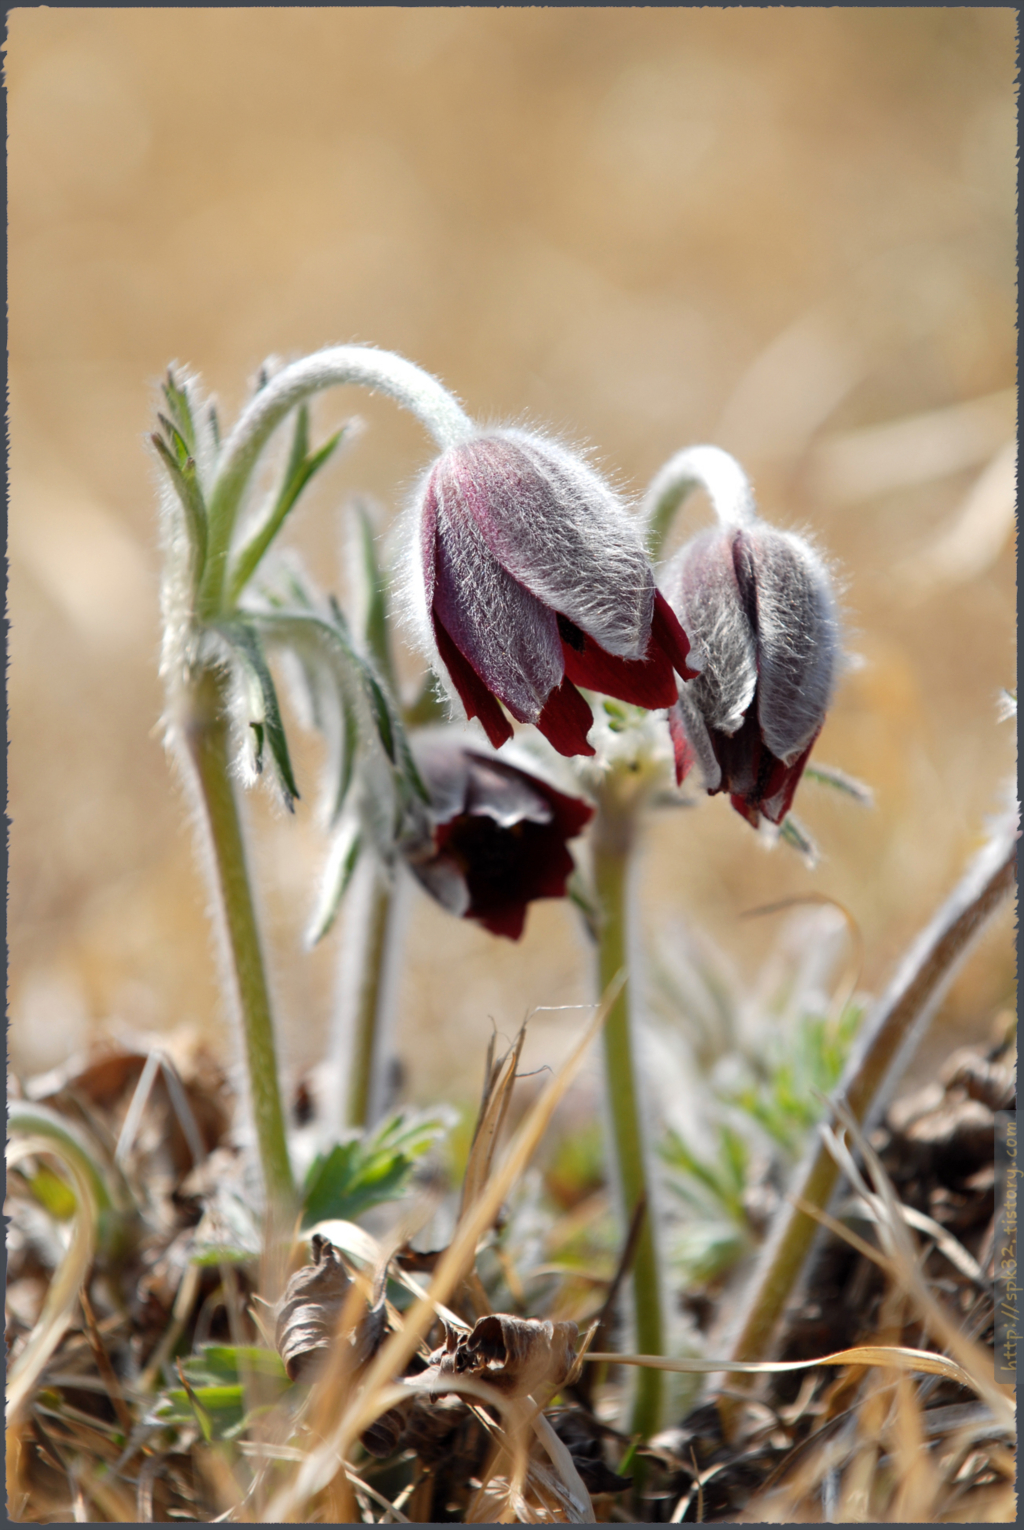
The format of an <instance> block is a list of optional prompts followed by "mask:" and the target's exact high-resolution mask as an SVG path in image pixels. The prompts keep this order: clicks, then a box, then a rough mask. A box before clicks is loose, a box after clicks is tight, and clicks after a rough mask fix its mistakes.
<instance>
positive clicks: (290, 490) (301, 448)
mask: <svg viewBox="0 0 1024 1530" xmlns="http://www.w3.org/2000/svg"><path fill="white" fill-rule="evenodd" d="M346 429H347V427H344V426H343V427H342V428H341V429H340V430H337V431H335V433H334V435H333V436H331V437H330V439H329V440H328V441H325V443H324V444H323V446H321V447H320V448H319V450H318V451H315V452H314V453H313V454H312V455H310V454H309V410H308V409H307V407H306V405H305V404H303V405H302V407H301V408H300V409H299V410H298V411H297V413H296V417H295V434H294V436H293V437H292V447H291V451H290V453H289V456H288V462H287V465H286V467H285V471H284V478H283V479H282V482H281V486H280V488H279V489H278V491H277V495H276V497H275V499H274V502H273V504H272V506H271V508H270V512H269V514H268V515H267V516H266V517H265V519H264V520H263V522H262V523H261V525H260V526H259V528H258V530H257V531H256V532H255V534H254V535H253V536H252V537H251V538H250V540H249V541H248V542H247V543H246V545H245V546H244V547H243V548H242V550H241V552H240V553H239V554H238V557H237V559H236V560H235V565H234V568H233V570H232V572H231V576H230V579H229V582H228V602H229V604H230V605H234V604H235V602H236V601H237V600H238V597H239V596H240V595H241V593H242V591H243V590H244V589H245V586H246V585H247V584H248V582H249V580H250V579H251V578H252V576H253V574H254V573H255V572H256V569H257V568H258V566H259V563H260V561H261V559H262V558H263V555H264V554H265V553H266V551H267V549H268V547H269V546H270V544H271V543H272V542H273V540H274V538H275V537H276V536H277V534H278V532H279V531H280V530H281V527H282V526H283V525H284V523H285V520H286V518H287V516H288V514H289V512H290V511H291V510H292V509H293V508H294V506H295V505H296V503H297V502H298V499H299V496H300V495H301V493H302V491H303V489H304V488H305V487H306V485H307V484H308V483H309V481H310V479H311V478H312V477H313V476H314V474H315V473H317V472H319V470H320V468H322V467H323V465H324V463H325V462H326V461H327V460H328V458H329V457H331V455H332V454H333V452H334V450H335V448H336V447H337V445H338V443H339V441H341V439H342V437H343V436H344V435H345V432H346Z"/></svg>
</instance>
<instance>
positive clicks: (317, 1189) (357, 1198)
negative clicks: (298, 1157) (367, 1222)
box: [302, 1116, 443, 1227]
mask: <svg viewBox="0 0 1024 1530" xmlns="http://www.w3.org/2000/svg"><path fill="white" fill-rule="evenodd" d="M442 1130H443V1126H442V1123H441V1122H440V1121H436V1120H428V1121H413V1122H412V1123H408V1122H406V1120H405V1118H404V1117H402V1116H396V1117H394V1118H393V1119H392V1120H390V1121H387V1122H385V1123H384V1125H383V1126H382V1127H381V1128H380V1129H379V1130H378V1131H377V1132H376V1133H375V1134H374V1135H373V1136H372V1137H369V1138H359V1137H356V1138H353V1139H351V1140H350V1141H349V1142H339V1143H336V1144H335V1146H334V1147H333V1148H331V1150H330V1151H329V1152H328V1153H321V1154H319V1155H318V1157H317V1158H315V1159H314V1161H313V1163H312V1164H311V1165H310V1168H309V1172H308V1174H307V1175H306V1183H305V1186H304V1189H303V1214H302V1225H303V1227H313V1226H315V1225H316V1223H318V1222H326V1221H344V1222H351V1221H354V1220H355V1218H356V1217H357V1216H358V1215H359V1214H360V1213H361V1212H363V1211H366V1210H368V1209H369V1208H370V1207H371V1206H377V1205H380V1204H381V1203H382V1202H383V1201H390V1200H394V1199H395V1198H396V1196H398V1195H399V1194H400V1193H401V1192H402V1191H403V1190H404V1189H405V1187H406V1185H407V1184H408V1182H409V1178H410V1176H411V1174H412V1171H413V1168H414V1167H415V1164H416V1160H417V1159H418V1158H421V1157H422V1155H423V1154H424V1153H425V1152H426V1150H427V1148H428V1147H429V1146H430V1145H431V1143H432V1142H434V1141H435V1140H436V1138H437V1137H438V1136H439V1135H440V1133H441V1131H442Z"/></svg>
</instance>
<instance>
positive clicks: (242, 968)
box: [181, 668, 295, 1211]
mask: <svg viewBox="0 0 1024 1530" xmlns="http://www.w3.org/2000/svg"><path fill="white" fill-rule="evenodd" d="M227 688H228V680H227V677H226V675H224V674H223V673H221V672H219V671H214V670H211V669H205V668H204V669H199V670H198V671H196V672H195V673H194V675H193V676H192V677H191V678H190V680H189V681H188V682H187V683H186V687H185V691H184V695H183V697H182V711H183V713H184V716H183V717H182V719H181V730H182V734H183V737H184V742H185V745H186V748H187V750H188V754H189V757H190V759H191V761H192V764H193V766H194V767H195V773H196V779H197V781H198V785H199V790H200V794H201V797H202V803H203V810H204V817H205V820H206V826H207V829H208V831H209V836H210V846H211V848H212V851H213V861H214V869H215V876H216V889H217V895H218V900H219V903H220V908H221V912H222V915H223V919H224V927H225V933H226V935H227V944H228V951H229V954H230V958H231V966H232V970H233V975H234V980H235V988H236V996H237V1000H238V1007H239V1011H240V1015H241V1021H242V1038H243V1043H244V1048H245V1061H246V1066H247V1069H248V1077H249V1093H250V1099H251V1105H252V1113H253V1121H254V1125H255V1128H256V1140H257V1143H258V1146H259V1154H260V1163H261V1165H262V1168H263V1180H264V1185H265V1187H266V1193H267V1203H268V1207H270V1208H278V1209H280V1210H282V1211H284V1210H286V1209H287V1207H288V1206H289V1204H290V1203H293V1202H294V1198H295V1184H294V1181H293V1179H292V1171H291V1164H290V1162H289V1159H288V1144H287V1140H286V1137H285V1118H284V1110H283V1108H282V1105H281V1093H280V1088H279V1085H278V1072H277V1056H276V1051H275V1046H274V1022H273V1015H272V1012H271V1006H270V992H269V989H268V986H267V978H266V970H265V967H264V962H263V952H262V948H261V945H260V935H259V927H258V925H257V923H256V910H255V908H254V906H253V900H252V891H251V889H250V886H249V874H248V869H247V866H246V857H245V843H244V840H243V838H242V826H241V822H240V820H239V815H238V803H237V801H236V800H235V789H234V786H233V784H232V780H231V752H232V751H231V739H230V721H229V716H228V697H227Z"/></svg>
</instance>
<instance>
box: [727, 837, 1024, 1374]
mask: <svg viewBox="0 0 1024 1530" xmlns="http://www.w3.org/2000/svg"><path fill="white" fill-rule="evenodd" d="M1016 870H1017V815H1016V813H1015V812H1014V813H1012V814H1009V815H1007V817H1006V818H1005V820H1004V821H1003V822H1002V823H1001V824H1000V825H999V827H998V828H997V830H996V832H995V833H994V834H993V835H992V837H991V839H990V840H989V842H988V844H987V845H986V846H985V847H984V849H983V850H981V851H980V852H979V853H978V855H977V856H976V857H975V858H974V860H973V861H972V863H971V865H970V866H969V867H968V869H967V871H966V872H965V874H964V876H963V878H962V879H961V881H960V883H959V884H958V886H957V887H956V888H955V889H954V891H953V893H952V894H951V895H950V897H949V898H948V899H947V900H946V902H945V903H944V904H943V905H942V907H941V908H940V909H939V911H938V912H937V914H936V915H935V917H934V918H933V919H932V921H931V923H930V924H929V925H928V926H927V928H926V929H924V930H923V931H922V932H921V934H920V936H919V937H918V939H917V940H916V941H915V942H914V944H913V946H912V947H911V948H910V950H909V952H908V953H907V956H906V957H905V959H904V961H903V963H902V965H901V966H900V968H899V970H898V972H897V973H896V976H895V978H894V979H893V981H892V983H891V984H890V986H889V989H888V991H887V992H886V993H885V994H884V995H883V996H882V998H881V999H880V1000H879V1002H878V1004H877V1005H876V1007H875V1011H874V1013H873V1015H872V1016H871V1018H870V1019H869V1021H868V1023H867V1024H866V1026H865V1028H864V1033H863V1036H862V1039H861V1041H860V1044H859V1046H858V1048H857V1051H856V1053H855V1054H854V1056H853V1057H852V1058H851V1059H850V1062H849V1063H848V1065H847V1068H846V1071H845V1073H844V1075H843V1077H842V1079H841V1080H840V1082H839V1085H838V1087H837V1089H836V1096H837V1098H845V1101H846V1104H847V1106H848V1107H849V1109H850V1111H851V1112H852V1114H853V1115H854V1116H855V1117H856V1119H857V1120H858V1121H859V1122H861V1123H862V1124H864V1125H866V1126H869V1125H870V1123H871V1121H872V1120H873V1119H876V1118H877V1116H878V1113H879V1111H880V1110H881V1109H882V1107H883V1105H884V1103H885V1100H886V1097H887V1094H888V1091H889V1089H890V1088H891V1087H892V1086H893V1084H894V1083H895V1081H896V1080H897V1079H898V1077H899V1075H900V1072H901V1071H902V1067H903V1064H904V1063H905V1062H906V1060H907V1059H908V1056H909V1054H910V1052H911V1051H912V1050H913V1048H914V1047H915V1045H916V1044H917V1042H918V1041H919V1040H920V1037H921V1033H922V1031H923V1029H924V1027H925V1026H926V1025H927V1024H928V1021H929V1020H930V1018H931V1016H932V1015H934V1013H935V1010H936V1008H937V1007H938V1005H939V1003H940V1002H941V1000H942V997H943V995H944V994H945V992H946V990H947V989H948V987H949V985H950V983H951V982H952V980H953V978H954V976H955V975H956V972H957V969H958V968H959V966H960V964H961V962H962V961H963V959H964V958H965V956H966V955H967V952H968V950H969V949H970V947H971V946H972V945H973V943H974V941H975V939H976V938H977V936H978V935H979V934H980V933H981V931H982V929H983V928H984V927H985V925H986V924H987V923H988V921H989V919H990V918H991V917H992V915H993V914H994V913H995V912H996V911H997V910H998V909H999V908H1000V907H1001V906H1002V903H1003V901H1004V899H1005V898H1006V897H1007V896H1008V895H1009V893H1010V892H1011V891H1012V890H1013V887H1014V884H1015V880H1016ZM838 1174H839V1170H838V1168H837V1166H836V1163H835V1160H834V1159H833V1158H832V1156H831V1154H829V1153H828V1152H827V1151H826V1148H825V1146H824V1143H821V1142H816V1143H815V1144H814V1146H812V1148H811V1149H810V1150H809V1152H808V1155H807V1158H806V1159H805V1161H804V1163H803V1165H802V1166H801V1167H800V1169H799V1170H798V1171H797V1173H796V1175H795V1176H794V1179H793V1189H792V1193H791V1197H790V1199H791V1201H793V1202H795V1201H796V1200H800V1201H803V1202H805V1203H809V1204H810V1205H812V1206H816V1207H818V1208H819V1210H824V1208H825V1206H826V1205H827V1203H828V1200H829V1197H830V1196H831V1194H832V1190H833V1188H834V1187H835V1183H836V1180H837V1178H838ZM816 1233H817V1223H816V1222H815V1221H814V1219H813V1218H812V1217H810V1216H809V1215H807V1213H806V1212H804V1211H802V1210H801V1209H800V1208H799V1207H798V1206H797V1205H795V1204H791V1205H789V1206H787V1207H786V1208H785V1209H784V1210H783V1211H782V1213H781V1214H780V1216H779V1218H778V1219H777V1222H776V1225H775V1228H774V1229H773V1234H772V1237H771V1238H770V1240H769V1242H768V1244H767V1246H766V1248H765V1250H764V1252H763V1254H762V1256H761V1260H760V1263H759V1266H758V1268H757V1270H756V1272H755V1276H754V1281H753V1284H752V1286H751V1288H750V1291H749V1294H748V1296H747V1299H746V1301H745V1302H744V1303H743V1307H742V1309H741V1311H740V1314H739V1319H738V1322H737V1337H736V1339H735V1341H734V1343H733V1344H732V1345H731V1346H730V1356H729V1358H730V1359H731V1360H738V1361H744V1362H746V1361H755V1360H761V1359H763V1358H764V1356H765V1354H766V1352H767V1350H768V1347H769V1345H770V1344H771V1342H772V1339H773V1336H774V1335H775V1331H776V1328H777V1326H778V1321H779V1318H780V1316H781V1315H782V1311H783V1308H784V1306H785V1304H786V1301H787V1299H788V1297H789V1295H790V1293H791V1292H792V1291H793V1289H794V1287H795V1285H796V1282H797V1280H798V1279H799V1276H800V1273H801V1271H802V1269H803V1267H804V1263H805V1261H806V1258H807V1255H808V1253H809V1252H810V1248H811V1244H812V1242H813V1240H814V1237H815V1234H816Z"/></svg>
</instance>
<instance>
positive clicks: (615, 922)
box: [593, 778, 663, 1440]
mask: <svg viewBox="0 0 1024 1530" xmlns="http://www.w3.org/2000/svg"><path fill="white" fill-rule="evenodd" d="M613 780H614V778H612V781H613ZM593 833H594V839H593V845H594V882H595V889H596V892H597V899H598V904H599V909H600V916H599V917H600V931H599V940H598V976H599V982H600V988H601V992H604V991H605V989H606V988H607V987H608V984H609V983H610V982H611V981H612V979H613V978H614V977H615V975H616V973H618V972H619V971H620V970H622V969H623V968H626V969H627V978H626V982H625V983H624V985H623V987H622V990H621V992H620V993H619V997H618V998H617V999H616V1001H615V1003H614V1005H613V1006H612V1009H611V1012H610V1014H609V1016H608V1019H607V1021H606V1022H605V1026H604V1058H605V1078H606V1088H607V1097H608V1105H609V1112H610V1116H611V1127H612V1138H613V1144H614V1151H615V1158H616V1163H617V1167H618V1181H619V1189H620V1193H621V1196H622V1211H623V1217H624V1224H625V1225H626V1226H628V1225H629V1220H630V1218H631V1216H632V1215H633V1212H634V1209H635V1207H636V1206H637V1205H638V1204H639V1202H640V1201H641V1199H645V1200H646V1203H647V1207H648V1213H647V1215H646V1216H645V1217H644V1220H643V1224H642V1226H641V1228H640V1233H639V1237H638V1239H637V1246H636V1255H635V1258H634V1261H633V1279H632V1288H633V1310H634V1329H635V1345H636V1349H637V1351H638V1352H639V1353H640V1354H644V1355H659V1354H661V1353H662V1346H663V1325H662V1312H661V1281H660V1278H659V1270H658V1258H657V1250H656V1247H655V1241H654V1229H653V1221H652V1217H651V1213H650V1207H651V1200H650V1196H649V1195H648V1193H647V1166H646V1154H645V1146H644V1136H643V1129H642V1126H641V1119H640V1106H639V1101H638V1099H637V1088H636V1069H635V1060H634V1056H633V1044H632V1037H631V1035H630V996H631V992H632V988H631V979H630V977H629V975H628V949H629V936H630V930H629V905H630V887H629V881H630V875H629V873H630V853H631V850H632V847H633V841H634V836H635V809H634V806H633V805H632V804H631V803H629V802H626V801H623V800H622V799H621V798H619V797H617V796H616V794H615V791H614V785H613V784H612V782H610V783H609V785H608V788H607V789H606V790H605V791H604V792H603V793H602V799H601V804H600V807H599V810H598V814H597V818H596V819H595V822H594V831H593ZM661 1400H662V1376H661V1372H660V1371H656V1370H641V1371H640V1372H639V1375H638V1378H637V1387H636V1393H635V1395H634V1399H633V1417H632V1422H631V1424H630V1429H631V1432H632V1433H634V1434H640V1435H642V1436H643V1438H644V1439H645V1440H646V1439H649V1438H650V1437H651V1435H653V1434H656V1433H657V1431H658V1428H659V1427H660V1421H661V1420H660V1415H661Z"/></svg>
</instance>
